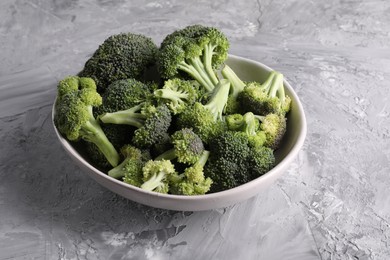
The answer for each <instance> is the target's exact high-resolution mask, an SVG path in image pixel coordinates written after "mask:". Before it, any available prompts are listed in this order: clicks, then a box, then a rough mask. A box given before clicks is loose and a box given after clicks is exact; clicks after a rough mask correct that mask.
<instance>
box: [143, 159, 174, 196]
mask: <svg viewBox="0 0 390 260" xmlns="http://www.w3.org/2000/svg"><path fill="white" fill-rule="evenodd" d="M142 172H143V178H142V179H143V184H142V185H141V189H144V190H148V191H155V192H159V193H168V192H169V179H170V178H169V176H170V175H173V174H175V173H176V171H175V167H174V165H173V164H172V162H171V161H169V160H164V159H162V160H158V161H156V160H154V161H153V160H149V161H147V162H146V163H145V165H144V167H143V168H142Z"/></svg>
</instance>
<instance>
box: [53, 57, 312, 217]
mask: <svg viewBox="0 0 390 260" xmlns="http://www.w3.org/2000/svg"><path fill="white" fill-rule="evenodd" d="M227 64H228V65H229V66H230V67H231V68H232V69H233V70H234V71H235V72H236V73H237V74H238V76H240V78H242V79H243V80H254V81H260V82H263V81H264V80H265V79H266V77H267V76H268V73H269V71H271V68H269V67H267V66H265V65H263V64H262V63H260V62H256V61H252V60H249V59H245V58H241V57H237V56H233V55H230V56H229V59H228V61H227ZM284 86H285V90H286V94H288V95H289V96H290V97H291V100H292V106H291V111H290V112H289V113H288V119H287V133H286V136H285V137H284V139H283V143H282V145H281V147H280V148H279V149H278V150H277V152H276V160H277V165H276V166H275V167H274V168H273V169H272V170H271V171H269V172H268V173H266V174H264V175H263V176H261V177H259V178H257V179H255V180H252V181H250V182H248V183H246V184H244V185H241V186H238V187H236V188H233V189H230V190H226V191H222V192H217V193H211V194H206V195H198V196H180V195H168V194H160V193H156V192H149V191H145V190H142V189H140V188H137V187H134V186H131V185H129V184H126V183H124V182H122V181H119V180H116V179H114V178H111V177H109V176H108V175H107V174H105V173H103V172H101V171H99V170H98V169H96V168H95V167H93V166H92V165H91V164H89V163H88V162H87V160H86V159H84V158H83V157H82V155H81V154H80V153H79V152H78V151H77V150H76V148H75V147H73V146H72V145H71V143H69V142H68V141H67V140H66V139H65V138H64V137H63V136H62V135H61V134H60V133H59V132H58V130H57V129H56V127H55V126H54V123H53V126H54V129H55V132H56V134H57V137H58V139H59V141H60V143H61V144H62V146H63V147H64V149H65V151H66V152H68V154H69V155H70V157H71V158H72V159H73V160H74V161H75V162H76V163H77V164H78V165H79V166H80V167H81V169H82V170H83V171H84V172H86V173H87V174H88V175H89V176H90V177H92V178H93V179H94V180H96V181H97V182H98V183H100V184H101V185H102V186H104V187H106V188H107V189H109V190H111V191H113V192H115V193H117V194H119V195H121V196H123V197H125V198H128V199H130V200H132V201H136V202H138V203H141V204H144V205H148V206H152V207H156V208H163V209H169V210H180V211H201V210H209V209H216V208H222V207H226V206H229V205H232V204H235V203H238V202H240V201H244V200H246V199H248V198H250V197H252V196H255V195H256V194H257V193H258V192H259V191H260V190H264V189H267V187H268V186H269V185H271V184H272V183H273V182H274V181H275V180H276V179H277V178H278V177H279V176H280V175H281V174H283V172H284V171H285V170H286V168H287V167H288V166H289V164H290V163H291V162H292V161H293V160H294V158H295V157H296V156H297V154H298V152H299V150H300V149H301V147H302V145H303V143H304V140H305V137H306V119H305V114H304V111H303V107H302V104H301V103H300V101H299V98H298V96H297V95H296V93H295V92H294V90H293V88H292V87H291V86H290V84H289V83H288V82H287V81H284ZM53 117H54V105H53ZM53 122H54V121H53Z"/></svg>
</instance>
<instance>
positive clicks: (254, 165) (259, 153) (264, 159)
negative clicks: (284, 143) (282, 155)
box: [248, 146, 275, 179]
mask: <svg viewBox="0 0 390 260" xmlns="http://www.w3.org/2000/svg"><path fill="white" fill-rule="evenodd" d="M248 163H249V167H250V169H251V175H252V176H251V179H255V178H257V177H259V176H261V175H263V174H265V173H267V172H268V171H270V170H271V169H272V168H273V167H274V166H275V156H274V151H273V150H272V149H271V148H269V147H265V146H258V147H254V148H252V149H251V152H250V156H249V162H248Z"/></svg>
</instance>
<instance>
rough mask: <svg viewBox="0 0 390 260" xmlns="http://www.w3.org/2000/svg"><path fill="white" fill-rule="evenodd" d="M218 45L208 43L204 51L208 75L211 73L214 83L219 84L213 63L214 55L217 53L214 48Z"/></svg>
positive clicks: (204, 62) (210, 76) (204, 61)
mask: <svg viewBox="0 0 390 260" xmlns="http://www.w3.org/2000/svg"><path fill="white" fill-rule="evenodd" d="M216 47H217V45H212V44H207V45H206V46H205V48H204V51H203V64H204V65H205V69H206V72H207V75H209V78H210V79H211V81H212V82H213V84H214V85H217V84H218V82H219V80H218V78H217V75H216V74H215V71H214V69H213V65H212V60H213V55H214V54H215V52H214V49H215V48H216Z"/></svg>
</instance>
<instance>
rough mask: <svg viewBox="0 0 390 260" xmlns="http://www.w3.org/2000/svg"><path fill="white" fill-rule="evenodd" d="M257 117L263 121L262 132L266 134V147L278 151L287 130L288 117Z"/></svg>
mask: <svg viewBox="0 0 390 260" xmlns="http://www.w3.org/2000/svg"><path fill="white" fill-rule="evenodd" d="M256 117H257V118H258V119H259V120H260V121H261V124H260V130H261V131H262V132H264V134H265V137H266V140H265V143H264V145H265V146H267V147H270V148H271V149H273V150H276V149H278V148H279V146H280V143H281V141H282V138H283V137H284V135H285V133H286V130H287V119H286V117H284V116H283V115H280V114H268V115H266V116H256Z"/></svg>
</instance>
